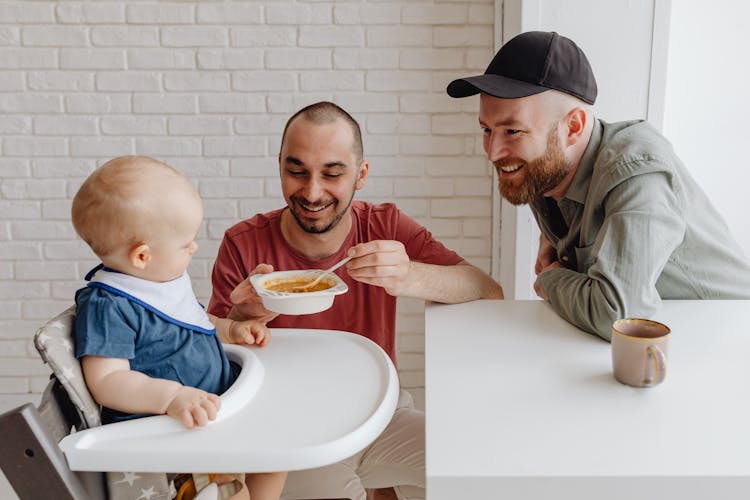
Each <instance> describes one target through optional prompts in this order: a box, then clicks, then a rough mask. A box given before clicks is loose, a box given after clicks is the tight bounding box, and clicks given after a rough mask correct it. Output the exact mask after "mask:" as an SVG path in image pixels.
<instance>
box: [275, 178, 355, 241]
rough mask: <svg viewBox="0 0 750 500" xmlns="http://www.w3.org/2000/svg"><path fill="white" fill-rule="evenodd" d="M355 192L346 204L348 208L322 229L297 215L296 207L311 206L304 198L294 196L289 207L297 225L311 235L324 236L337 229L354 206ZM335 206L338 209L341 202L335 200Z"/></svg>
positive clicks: (337, 213)
mask: <svg viewBox="0 0 750 500" xmlns="http://www.w3.org/2000/svg"><path fill="white" fill-rule="evenodd" d="M355 185H356V182H355ZM355 191H356V190H355V189H352V195H351V196H350V197H349V201H348V202H347V203H346V206H345V207H344V209H343V210H341V211H339V212H336V214H335V215H334V216H333V218H332V219H331V221H330V222H329V223H328V224H326V225H325V226H322V227H317V226H315V225H314V224H313V225H310V224H307V223H305V220H304V218H303V217H302V216H300V215H299V214H298V213H297V210H296V207H298V206H300V205H302V206H305V205H308V206H309V204H308V203H306V200H305V199H303V198H299V197H297V196H292V197H291V198H290V201H291V202H292V203H291V204H290V205H289V211H290V212H291V213H292V216H293V217H294V220H296V221H297V225H298V226H299V227H300V228H301V229H302V230H303V231H304V232H306V233H309V234H323V233H326V232H328V231H330V230H331V229H333V228H334V227H336V226H337V225H338V223H339V222H341V219H342V218H343V217H344V214H346V212H347V210H349V207H350V206H351V204H352V200H354V192H355ZM323 204H324V205H325V204H328V202H326V203H323ZM333 205H334V208H336V207H338V206H339V200H333Z"/></svg>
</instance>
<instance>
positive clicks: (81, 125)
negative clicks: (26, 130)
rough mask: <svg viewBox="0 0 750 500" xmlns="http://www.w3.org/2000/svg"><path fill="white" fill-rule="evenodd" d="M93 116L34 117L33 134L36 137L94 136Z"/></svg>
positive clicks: (94, 122)
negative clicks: (36, 135)
mask: <svg viewBox="0 0 750 500" xmlns="http://www.w3.org/2000/svg"><path fill="white" fill-rule="evenodd" d="M97 128H98V127H97V119H96V118H95V117H93V116H36V117H34V133H35V134H38V135H96V132H97Z"/></svg>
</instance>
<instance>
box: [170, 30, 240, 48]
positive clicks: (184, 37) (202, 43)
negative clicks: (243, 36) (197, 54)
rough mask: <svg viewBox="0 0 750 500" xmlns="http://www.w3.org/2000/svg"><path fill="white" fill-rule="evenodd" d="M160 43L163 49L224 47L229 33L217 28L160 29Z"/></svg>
mask: <svg viewBox="0 0 750 500" xmlns="http://www.w3.org/2000/svg"><path fill="white" fill-rule="evenodd" d="M161 43H162V45H164V46H165V47H225V46H226V45H227V44H228V43H229V33H228V31H227V29H226V28H223V27H218V26H181V27H179V28H176V27H175V28H162V30H161Z"/></svg>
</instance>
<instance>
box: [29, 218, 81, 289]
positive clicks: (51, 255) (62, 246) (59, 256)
mask: <svg viewBox="0 0 750 500" xmlns="http://www.w3.org/2000/svg"><path fill="white" fill-rule="evenodd" d="M68 213H70V211H68ZM43 252H44V258H45V259H50V260H65V261H69V260H82V259H90V258H91V257H92V256H93V255H94V253H93V252H92V251H91V249H90V248H89V247H88V246H87V245H86V244H85V243H84V242H82V241H48V242H44V248H43ZM33 283H36V282H33Z"/></svg>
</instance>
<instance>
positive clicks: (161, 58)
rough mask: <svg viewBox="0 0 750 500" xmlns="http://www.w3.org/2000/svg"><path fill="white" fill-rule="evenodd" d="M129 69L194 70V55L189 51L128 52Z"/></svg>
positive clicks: (136, 50)
mask: <svg viewBox="0 0 750 500" xmlns="http://www.w3.org/2000/svg"><path fill="white" fill-rule="evenodd" d="M127 58H128V68H129V69H155V70H165V69H194V68H195V67H196V64H195V54H194V52H193V51H192V50H189V49H143V48H141V49H134V50H128V53H127Z"/></svg>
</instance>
